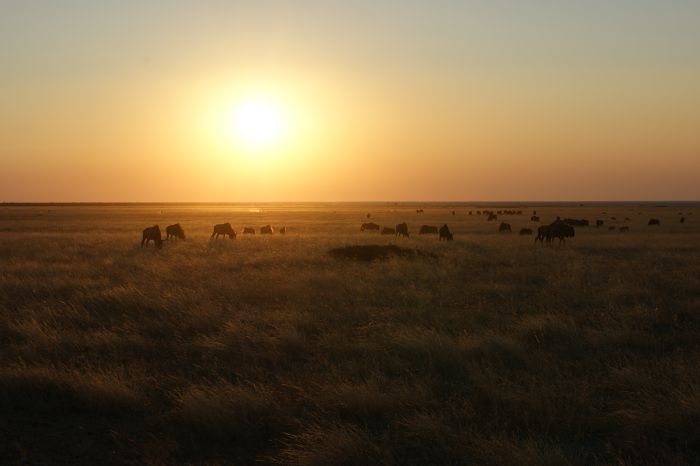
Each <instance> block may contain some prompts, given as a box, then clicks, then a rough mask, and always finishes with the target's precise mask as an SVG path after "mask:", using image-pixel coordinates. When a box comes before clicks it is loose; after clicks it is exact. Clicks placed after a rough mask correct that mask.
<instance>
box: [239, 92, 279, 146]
mask: <svg viewBox="0 0 700 466" xmlns="http://www.w3.org/2000/svg"><path fill="white" fill-rule="evenodd" d="M231 126H232V128H231V130H232V132H233V135H234V136H235V138H236V139H237V140H239V141H240V142H242V143H244V144H246V145H249V146H253V147H267V146H270V145H272V144H275V143H277V142H278V141H279V139H280V137H281V135H282V131H283V118H282V114H281V112H280V110H279V108H277V107H275V106H274V105H272V104H271V103H269V102H263V101H253V100H251V101H247V102H244V103H243V104H242V105H241V106H240V107H238V108H237V109H236V111H235V112H234V114H233V118H232V121H231Z"/></svg>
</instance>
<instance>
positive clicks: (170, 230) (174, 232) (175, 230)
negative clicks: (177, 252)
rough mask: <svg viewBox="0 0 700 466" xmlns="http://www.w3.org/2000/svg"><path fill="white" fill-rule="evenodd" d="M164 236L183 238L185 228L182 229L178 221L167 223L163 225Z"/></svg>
mask: <svg viewBox="0 0 700 466" xmlns="http://www.w3.org/2000/svg"><path fill="white" fill-rule="evenodd" d="M165 236H166V239H170V237H173V238H177V239H181V240H184V239H185V230H183V229H182V226H180V224H179V223H176V224H175V225H168V226H167V227H165Z"/></svg>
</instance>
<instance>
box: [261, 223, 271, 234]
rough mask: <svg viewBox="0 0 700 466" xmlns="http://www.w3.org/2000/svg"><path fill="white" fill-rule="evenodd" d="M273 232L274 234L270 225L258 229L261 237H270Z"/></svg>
mask: <svg viewBox="0 0 700 466" xmlns="http://www.w3.org/2000/svg"><path fill="white" fill-rule="evenodd" d="M274 232H275V230H274V228H272V227H271V226H270V225H265V226H264V227H262V228H261V229H260V234H261V235H271V234H272V233H274Z"/></svg>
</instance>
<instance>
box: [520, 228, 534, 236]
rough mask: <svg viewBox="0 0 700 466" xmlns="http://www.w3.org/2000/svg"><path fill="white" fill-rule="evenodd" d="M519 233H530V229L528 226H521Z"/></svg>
mask: <svg viewBox="0 0 700 466" xmlns="http://www.w3.org/2000/svg"><path fill="white" fill-rule="evenodd" d="M520 234H521V235H531V234H532V230H531V229H530V228H521V229H520Z"/></svg>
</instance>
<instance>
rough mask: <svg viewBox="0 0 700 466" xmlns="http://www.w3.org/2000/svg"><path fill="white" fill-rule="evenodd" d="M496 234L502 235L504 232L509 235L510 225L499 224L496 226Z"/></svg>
mask: <svg viewBox="0 0 700 466" xmlns="http://www.w3.org/2000/svg"><path fill="white" fill-rule="evenodd" d="M498 232H499V233H504V232H508V233H510V232H511V229H510V223H505V222H501V224H500V225H499V226H498Z"/></svg>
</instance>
